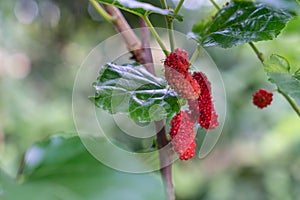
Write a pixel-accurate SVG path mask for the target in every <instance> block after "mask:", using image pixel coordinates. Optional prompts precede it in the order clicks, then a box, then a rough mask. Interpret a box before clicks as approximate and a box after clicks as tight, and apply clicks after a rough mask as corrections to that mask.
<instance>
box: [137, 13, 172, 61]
mask: <svg viewBox="0 0 300 200" xmlns="http://www.w3.org/2000/svg"><path fill="white" fill-rule="evenodd" d="M143 19H144V21H145V22H146V24H147V26H148V27H149V29H150V31H151V33H152V35H153V36H154V38H155V39H156V41H157V43H158V44H159V46H160V48H161V49H162V51H163V52H164V53H165V55H166V56H168V55H169V51H168V50H167V48H166V46H165V45H164V43H163V41H162V40H161V38H160V37H159V35H158V33H157V32H156V30H155V28H154V27H153V25H152V23H151V22H150V20H149V18H148V16H146V15H145V16H143Z"/></svg>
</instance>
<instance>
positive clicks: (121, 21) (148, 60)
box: [104, 5, 175, 200]
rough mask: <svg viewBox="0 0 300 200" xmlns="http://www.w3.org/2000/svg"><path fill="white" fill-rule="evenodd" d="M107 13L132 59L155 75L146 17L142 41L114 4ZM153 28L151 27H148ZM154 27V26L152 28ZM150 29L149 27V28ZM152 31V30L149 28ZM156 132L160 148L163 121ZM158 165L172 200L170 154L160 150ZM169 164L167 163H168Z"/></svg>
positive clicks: (162, 141)
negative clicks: (112, 19)
mask: <svg viewBox="0 0 300 200" xmlns="http://www.w3.org/2000/svg"><path fill="white" fill-rule="evenodd" d="M104 8H105V10H106V12H107V13H109V14H110V15H111V16H112V17H113V18H114V19H115V20H114V21H112V23H113V25H114V26H115V29H116V30H117V31H118V32H119V33H120V34H121V35H122V37H123V40H124V42H125V43H126V45H127V48H128V50H129V51H130V52H131V53H132V55H133V59H135V60H136V61H137V62H139V63H141V64H144V65H145V66H146V68H147V70H148V71H149V72H150V73H152V74H154V75H155V70H154V66H153V59H152V53H151V50H150V34H149V29H148V28H149V27H148V26H147V24H149V22H148V21H146V22H145V21H144V20H145V19H146V20H148V18H144V19H142V18H141V19H140V22H141V26H142V40H143V41H142V43H141V42H140V40H139V39H138V37H137V36H136V35H135V33H134V32H133V30H132V29H131V27H130V26H129V24H128V23H127V21H126V19H125V18H124V16H123V15H122V13H121V12H120V10H119V9H118V8H116V7H114V6H110V5H104ZM150 28H153V27H150ZM153 29H154V28H153ZM150 30H151V29H150ZM151 31H152V32H153V30H151ZM162 49H163V51H164V53H165V54H168V52H167V50H166V49H165V48H162ZM155 127H156V132H157V143H158V148H159V149H160V148H162V147H164V146H165V145H167V144H168V143H169V141H168V139H167V137H166V129H165V121H164V120H161V121H156V122H155ZM159 157H160V165H161V166H163V167H161V169H160V172H161V175H162V178H163V181H164V184H165V186H166V193H167V197H168V199H169V200H174V199H175V195H174V187H173V183H172V168H171V166H172V165H171V164H169V163H171V155H170V154H169V153H168V151H160V154H159ZM168 164H169V165H168Z"/></svg>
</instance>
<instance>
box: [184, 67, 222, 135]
mask: <svg viewBox="0 0 300 200" xmlns="http://www.w3.org/2000/svg"><path fill="white" fill-rule="evenodd" d="M193 78H194V79H195V80H197V82H198V84H199V86H200V90H201V94H200V96H199V98H198V99H197V100H189V101H188V103H189V108H190V110H191V111H192V119H193V120H195V121H198V122H199V124H200V125H201V126H202V127H203V128H205V129H214V128H216V127H217V126H218V125H219V122H218V115H217V113H216V111H215V108H214V104H213V101H212V96H211V84H210V82H209V81H208V79H207V77H206V75H205V74H204V73H202V72H194V74H193Z"/></svg>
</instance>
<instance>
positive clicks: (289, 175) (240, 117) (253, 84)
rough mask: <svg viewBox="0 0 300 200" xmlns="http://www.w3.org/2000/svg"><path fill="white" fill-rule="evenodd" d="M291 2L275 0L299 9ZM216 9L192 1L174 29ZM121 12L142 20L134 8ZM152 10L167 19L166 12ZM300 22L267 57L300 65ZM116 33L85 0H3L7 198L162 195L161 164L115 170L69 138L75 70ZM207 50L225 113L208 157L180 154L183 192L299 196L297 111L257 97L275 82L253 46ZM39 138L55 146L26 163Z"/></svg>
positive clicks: (0, 37) (2, 194) (2, 130)
mask: <svg viewBox="0 0 300 200" xmlns="http://www.w3.org/2000/svg"><path fill="white" fill-rule="evenodd" d="M218 2H219V3H220V4H221V3H223V2H224V1H218ZM291 2H292V1H288V0H280V1H278V2H276V5H275V3H274V2H273V3H274V5H275V6H283V5H284V6H287V8H290V7H292V8H293V10H294V11H295V7H294V5H295V4H293V3H291ZM151 3H153V4H156V5H159V1H157V0H155V1H151ZM168 3H169V4H170V5H172V4H173V2H171V1H168ZM271 3H272V2H271ZM290 5H292V6H290ZM296 8H297V7H296ZM213 12H214V8H213V7H212V6H211V5H210V4H209V1H204V0H203V1H187V3H186V4H185V6H184V7H183V10H182V14H183V15H184V17H185V18H184V19H185V20H184V23H179V22H175V29H176V30H178V31H180V32H182V33H188V32H189V31H190V30H191V27H192V25H193V24H195V23H197V22H198V21H199V19H200V18H202V17H206V16H207V15H209V14H211V13H213ZM124 15H125V17H126V18H127V19H128V22H129V23H130V25H131V26H132V27H134V28H136V27H139V20H138V18H137V17H135V16H133V15H131V14H128V13H124ZM151 19H152V20H153V23H154V25H155V26H158V27H164V26H165V22H164V19H163V18H162V17H161V16H159V15H152V16H151ZM299 27H300V18H299V17H296V18H295V19H293V20H292V21H291V22H290V23H289V24H288V25H287V27H286V28H285V29H284V31H283V32H282V34H281V35H280V36H279V37H278V38H277V39H275V40H273V41H267V42H260V43H258V44H257V46H258V48H259V49H260V50H261V51H262V52H263V53H264V54H265V57H268V56H270V55H271V54H272V53H277V54H279V55H282V56H284V57H286V58H287V59H288V60H289V61H290V64H291V66H292V67H294V68H296V67H299V66H300V32H299ZM114 34H116V32H115V30H114V28H113V27H112V26H111V24H109V23H107V22H105V21H103V19H102V18H101V17H100V16H99V15H98V14H97V13H96V11H95V10H94V9H93V8H92V6H91V5H89V3H88V1H87V0H78V1H71V0H65V1H59V0H52V1H51V0H12V1H0V173H1V174H0V199H2V198H3V199H9V200H10V199H21V198H22V199H41V198H40V197H43V198H46V199H47V198H49V199H108V198H109V199H118V198H122V199H123V198H125V197H126V199H164V194H163V186H162V182H161V178H160V175H159V173H158V172H153V173H149V174H143V175H133V174H126V173H121V172H116V171H114V170H111V169H109V168H107V167H105V166H102V165H101V164H99V163H98V162H97V161H95V160H94V159H93V158H92V157H90V156H89V154H88V153H87V152H86V151H85V149H84V148H83V147H82V145H81V143H80V141H79V140H78V138H77V139H76V138H73V139H71V141H70V140H67V139H64V138H66V137H71V136H72V135H76V130H75V127H74V124H73V119H72V89H73V83H74V79H75V76H76V72H77V70H78V69H79V67H80V65H81V63H82V62H83V60H84V58H85V57H86V56H87V55H88V53H89V52H90V51H91V50H92V49H93V48H94V47H95V46H96V45H97V44H98V43H99V42H101V41H103V40H105V39H106V38H108V37H110V36H111V35H114ZM115 48H117V47H115ZM111 51H113V48H111ZM207 51H208V52H209V53H210V55H211V57H212V58H213V59H214V61H215V62H216V64H217V66H218V68H219V70H220V73H221V74H222V77H223V80H224V84H225V89H226V95H227V117H226V122H225V126H224V130H223V133H222V135H221V137H220V140H219V142H218V143H217V145H216V147H215V149H214V150H213V151H212V152H211V154H210V155H209V156H208V157H206V158H205V159H203V160H198V159H193V160H192V161H188V162H183V161H177V162H175V163H174V165H173V178H174V185H175V190H176V196H177V199H205V200H226V199H228V200H234V199H237V200H252V199H256V200H259V199H262V200H263V199H272V200H273V199H280V200H281V199H285V200H293V199H300V189H299V188H300V121H299V117H298V116H297V114H296V113H295V112H294V111H293V110H292V109H291V107H290V106H289V104H288V103H287V102H286V101H285V99H284V98H283V97H282V96H281V95H279V94H278V93H274V97H273V98H274V99H273V103H272V105H271V106H270V107H268V108H266V109H263V110H260V109H258V108H256V107H255V106H253V105H252V102H251V101H252V99H251V97H252V96H251V95H252V94H253V93H254V92H255V91H256V90H258V89H259V88H261V87H264V88H267V89H269V90H274V89H275V87H274V85H272V84H270V83H269V82H268V81H267V76H266V74H265V73H264V71H263V66H262V65H261V63H260V62H259V60H258V59H257V58H256V56H255V54H254V53H253V52H252V51H251V49H250V48H249V46H247V45H241V46H238V47H234V48H231V49H220V48H209V49H207ZM93 81H94V80H91V83H92V82H93ZM299 90H300V88H299ZM60 136H63V137H60ZM49 138H50V139H49ZM40 141H43V142H40ZM36 142H39V143H38V144H37V145H35V146H32V145H33V144H35V143H36ZM57 144H58V145H57ZM32 147H34V148H39V149H42V150H43V152H48V153H44V154H42V155H41V154H30V156H29V158H28V157H27V158H26V159H29V160H30V159H31V160H33V161H32V162H33V163H34V167H32V166H26V163H25V164H24V162H23V161H24V159H23V156H24V154H25V152H26V151H27V150H28V149H29V150H30V149H31V150H32ZM27 153H28V151H27ZM22 160H23V161H22ZM37 163H38V164H37ZM27 164H28V163H27ZM24 165H25V166H24ZM37 166H38V167H37ZM84 185H85V187H84ZM43 193H48V194H49V196H48V197H45V196H41V195H42V194H43ZM33 194H34V195H33Z"/></svg>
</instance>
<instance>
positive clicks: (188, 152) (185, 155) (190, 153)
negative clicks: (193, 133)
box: [179, 141, 196, 160]
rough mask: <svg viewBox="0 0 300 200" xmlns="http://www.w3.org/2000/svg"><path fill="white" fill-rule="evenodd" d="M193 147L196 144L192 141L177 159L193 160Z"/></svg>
mask: <svg viewBox="0 0 300 200" xmlns="http://www.w3.org/2000/svg"><path fill="white" fill-rule="evenodd" d="M195 147H196V143H195V141H193V142H192V143H191V144H190V146H189V147H188V148H187V149H186V150H185V152H184V153H183V154H181V155H180V157H179V159H180V160H188V159H190V158H193V157H194V155H195Z"/></svg>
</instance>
